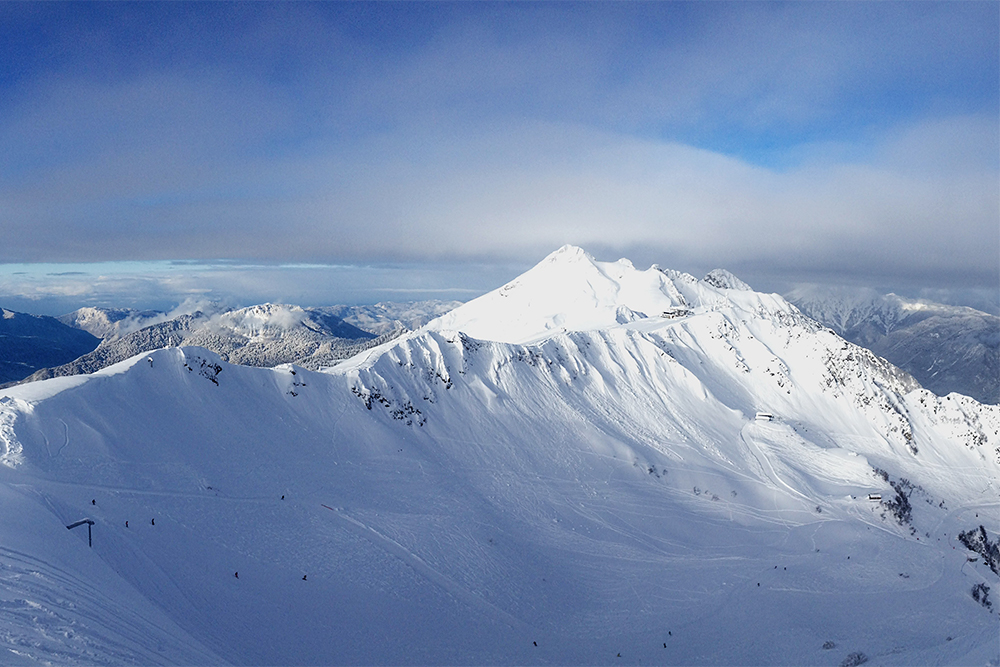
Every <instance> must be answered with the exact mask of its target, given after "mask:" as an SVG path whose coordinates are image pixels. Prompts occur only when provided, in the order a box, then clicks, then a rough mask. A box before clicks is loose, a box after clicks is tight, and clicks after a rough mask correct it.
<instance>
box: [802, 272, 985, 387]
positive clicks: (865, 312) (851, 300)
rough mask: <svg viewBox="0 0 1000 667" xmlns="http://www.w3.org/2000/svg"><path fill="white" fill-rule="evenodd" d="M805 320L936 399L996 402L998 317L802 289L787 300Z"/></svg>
mask: <svg viewBox="0 0 1000 667" xmlns="http://www.w3.org/2000/svg"><path fill="white" fill-rule="evenodd" d="M786 298H787V299H788V300H789V301H790V302H791V303H793V304H794V305H795V306H797V307H798V308H799V310H801V311H802V312H803V313H804V314H806V315H808V316H809V317H811V318H813V319H814V320H816V321H818V322H820V323H821V324H823V325H825V326H828V327H830V328H831V329H833V330H834V331H836V332H837V333H838V334H839V335H841V336H843V337H844V338H846V339H847V340H849V341H851V342H852V343H856V344H858V345H862V346H864V347H867V348H868V349H869V350H871V351H872V352H874V353H875V354H877V355H879V356H881V357H884V358H885V359H887V360H888V361H891V362H892V363H893V364H895V365H896V366H899V367H900V368H902V369H904V370H906V371H907V372H908V373H910V374H911V375H913V377H915V378H916V379H917V380H918V381H919V382H920V384H921V385H923V387H924V388H926V389H929V390H930V391H933V392H934V393H935V394H937V395H938V396H944V395H947V394H949V393H951V392H958V393H960V394H964V395H966V396H971V397H972V398H975V399H976V400H977V401H980V402H982V403H990V404H997V403H1000V317H997V316H996V315H990V314H989V313H984V312H981V311H978V310H975V309H973V308H965V307H962V306H948V305H944V304H940V303H934V302H931V301H925V300H917V299H907V298H904V297H900V296H897V295H895V294H886V295H882V294H878V293H876V292H875V291H873V290H848V289H843V288H827V287H808V288H800V289H797V290H795V291H793V292H791V293H789V294H787V295H786Z"/></svg>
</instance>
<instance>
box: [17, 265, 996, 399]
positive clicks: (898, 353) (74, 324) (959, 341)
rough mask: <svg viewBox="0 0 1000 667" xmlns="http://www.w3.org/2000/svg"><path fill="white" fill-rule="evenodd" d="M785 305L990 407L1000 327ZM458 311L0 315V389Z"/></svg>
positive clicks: (336, 348) (841, 303) (829, 295)
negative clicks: (140, 361)
mask: <svg viewBox="0 0 1000 667" xmlns="http://www.w3.org/2000/svg"><path fill="white" fill-rule="evenodd" d="M705 281H706V282H707V283H709V284H711V285H713V286H716V287H723V288H734V289H749V286H747V285H746V284H745V283H743V282H742V281H740V280H739V279H738V278H736V277H735V276H733V275H732V274H731V273H729V272H727V271H723V270H716V271H713V272H712V273H710V274H709V275H708V276H706V277H705ZM785 296H786V298H787V299H788V301H789V302H790V303H792V304H793V305H795V306H796V307H798V308H799V309H800V310H801V311H802V312H803V313H804V314H805V315H807V316H809V317H811V318H813V319H814V320H816V321H818V322H819V323H821V324H823V325H824V326H827V327H829V328H831V329H833V330H834V331H835V332H837V334H839V335H841V336H843V337H844V338H846V339H847V340H849V341H851V342H852V343H855V344H858V345H861V346H863V347H866V348H868V349H869V350H871V351H873V352H875V353H876V354H878V355H879V356H881V357H883V358H885V359H887V360H888V361H890V362H892V363H893V364H895V365H896V366H898V367H899V368H902V369H903V370H905V371H907V372H908V373H909V374H911V375H912V376H913V377H914V378H916V379H917V381H919V382H920V384H921V385H922V386H923V387H925V388H926V389H929V390H930V391H932V392H934V393H935V394H937V395H939V396H945V395H947V394H949V393H951V392H957V393H960V394H964V395H966V396H971V397H972V398H975V399H976V400H977V401H980V402H983V403H989V404H998V403H1000V317H997V316H995V315H991V314H989V313H984V312H981V311H978V310H975V309H972V308H966V307H961V306H950V305H944V304H940V303H934V302H930V301H926V300H915V299H906V298H904V297H900V296H897V295H895V294H888V295H882V294H878V293H876V292H875V291H874V290H848V289H844V288H826V287H815V286H813V287H808V288H799V289H797V290H795V291H793V292H791V293H789V294H787V295H785ZM460 305H461V302H459V301H418V302H407V303H391V302H386V303H378V304H375V305H364V306H346V305H341V306H327V307H320V308H301V307H299V306H290V305H274V304H263V305H259V306H252V307H250V308H241V309H225V308H221V307H216V308H207V309H205V310H201V311H197V312H193V313H182V314H173V313H164V312H161V311H154V310H144V311H138V310H132V309H127V308H90V307H88V308H81V309H79V310H76V311H74V312H72V313H69V314H67V315H63V316H61V317H59V318H51V317H39V316H34V315H25V314H22V313H12V312H11V311H7V310H5V311H3V312H4V313H5V315H4V319H2V320H0V342H2V346H0V386H3V385H6V384H11V383H14V382H18V381H24V380H31V381H33V380H40V379H45V378H49V377H57V376H61V375H75V374H79V373H91V372H94V371H96V370H98V369H100V368H104V367H106V366H108V365H110V364H113V363H116V362H118V361H122V360H124V359H127V358H129V357H130V356H132V355H134V354H138V353H140V352H148V351H150V350H155V349H158V348H161V347H167V346H176V345H198V346H201V347H205V348H207V349H210V350H212V351H213V352H216V353H217V354H219V355H220V356H221V357H222V358H223V359H224V360H227V361H229V362H231V363H236V364H243V365H250V366H275V365H277V364H281V363H295V364H298V365H300V366H303V367H305V368H311V369H315V368H320V367H322V366H325V365H331V364H333V363H335V362H337V361H339V360H341V359H344V358H346V357H348V356H350V355H352V354H354V353H356V352H358V351H361V350H364V349H366V348H367V347H370V346H371V345H375V344H377V343H376V342H372V341H373V340H374V339H375V338H378V337H385V336H388V337H389V338H392V337H393V336H395V335H397V332H399V331H404V330H415V329H418V328H420V327H421V326H423V325H424V324H426V323H427V322H429V321H430V320H431V319H433V318H435V317H438V316H440V315H443V314H445V313H447V312H449V311H451V310H453V309H454V308H456V307H458V306H460ZM81 330H82V331H81ZM85 332H86V333H88V334H92V335H86V334H85ZM95 337H96V338H95ZM99 339H103V340H99ZM98 343H100V345H98Z"/></svg>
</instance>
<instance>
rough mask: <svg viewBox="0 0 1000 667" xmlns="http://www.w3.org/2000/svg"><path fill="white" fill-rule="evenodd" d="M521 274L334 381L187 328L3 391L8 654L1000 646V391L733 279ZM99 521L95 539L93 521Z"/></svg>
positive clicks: (934, 658)
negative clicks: (948, 379) (937, 383)
mask: <svg viewBox="0 0 1000 667" xmlns="http://www.w3.org/2000/svg"><path fill="white" fill-rule="evenodd" d="M511 285H512V286H511ZM511 285H508V286H505V287H503V288H501V289H500V290H497V291H495V292H493V293H491V294H488V295H485V296H484V297H481V298H480V299H478V300H475V301H472V302H470V303H468V304H465V305H464V306H461V307H459V308H458V309H456V310H455V311H453V312H451V313H449V314H448V315H445V316H444V317H442V318H439V319H438V320H435V321H434V322H432V323H430V324H429V325H428V326H427V327H425V328H424V329H422V330H419V331H416V332H411V333H408V334H405V335H403V336H401V337H399V338H397V339H395V340H393V341H388V342H386V343H384V344H382V345H380V346H378V347H376V348H373V349H371V350H367V351H365V352H363V353H361V354H359V355H358V356H356V357H354V358H352V359H350V360H347V361H345V362H342V363H341V364H339V365H338V366H336V367H334V368H332V369H329V370H328V371H326V372H321V373H317V372H310V371H306V370H304V369H301V368H296V367H292V366H284V367H279V368H274V369H263V368H251V367H246V366H233V365H229V364H227V363H226V362H224V361H223V360H222V359H220V358H219V357H218V356H217V355H215V354H213V353H212V352H210V351H207V350H204V349H200V348H190V347H185V348H174V349H166V350H160V351H157V352H153V353H149V354H144V355H140V356H137V357H133V358H132V359H130V360H128V361H125V362H122V363H120V364H117V365H115V366H112V367H109V368H106V369H104V370H102V371H100V372H98V373H96V374H94V375H91V376H77V377H71V378H57V379H54V380H49V381H46V382H38V383H33V384H29V385H22V386H19V387H16V388H12V389H8V390H5V391H3V392H0V452H2V454H0V457H2V458H0V460H2V462H3V463H5V464H6V465H5V466H3V467H0V491H2V492H3V493H5V494H6V497H8V498H10V499H11V501H10V502H11V503H12V505H11V506H13V507H15V511H14V513H12V514H11V513H6V514H3V515H2V516H0V544H3V545H5V546H6V545H15V546H11V547H10V549H11V551H12V552H16V553H7V552H3V551H0V566H2V567H0V647H3V648H4V649H7V650H8V651H17V653H16V654H15V653H11V654H10V656H11V661H13V660H14V659H17V660H22V659H23V660H24V661H26V662H28V661H30V660H33V661H44V660H49V661H54V662H60V663H86V664H93V663H113V664H123V663H133V664H134V663H147V662H158V661H159V662H165V663H178V662H186V663H191V662H217V661H226V662H231V663H237V664H317V663H322V664H385V663H392V664H496V663H506V664H513V663H517V664H543V663H557V664H580V663H587V664H625V663H627V664H639V663H645V664H649V663H657V664H816V665H821V664H831V665H836V664H846V663H850V662H851V661H854V663H853V664H859V663H858V662H857V661H859V660H860V657H859V656H860V655H861V654H864V656H866V657H867V659H869V660H870V661H871V662H872V663H878V664H985V663H988V662H989V661H995V660H998V659H1000V654H998V648H997V644H996V636H997V634H996V632H997V622H996V619H997V616H996V614H995V613H994V611H995V610H994V611H991V610H989V609H987V608H986V607H985V606H984V605H982V604H981V603H980V602H977V601H976V600H975V599H974V598H973V596H972V591H973V589H974V587H977V586H979V585H981V584H982V585H983V586H989V587H991V590H992V591H993V593H992V595H993V596H994V597H995V595H996V574H995V571H994V570H991V569H990V567H989V566H988V564H986V563H985V562H984V560H985V559H984V558H982V557H980V558H978V560H977V561H975V562H970V561H968V560H967V558H968V557H969V556H971V555H972V553H971V552H970V551H969V550H968V549H967V548H966V546H965V545H964V544H963V542H962V541H960V540H959V539H958V535H959V533H961V532H962V531H968V530H971V529H973V528H977V529H978V526H979V525H980V524H983V525H984V526H985V530H986V535H987V540H988V541H990V544H992V543H993V542H994V541H996V539H997V537H996V533H997V527H998V526H997V521H996V519H995V517H996V512H997V509H998V508H1000V501H998V494H997V488H996V482H997V478H998V475H1000V458H998V457H1000V410H998V408H996V407H993V406H983V405H980V404H978V403H976V402H975V401H973V400H971V399H968V398H966V397H962V396H958V395H953V396H949V397H944V398H940V397H937V396H935V395H933V394H932V393H930V392H928V391H925V390H923V389H920V388H919V387H917V386H916V385H915V383H914V382H913V380H912V378H910V377H909V376H907V375H906V374H905V373H902V372H901V371H899V370H898V369H896V368H895V367H893V366H891V365H890V364H888V363H886V362H884V361H883V360H881V359H879V358H877V357H875V356H874V355H872V354H871V353H870V352H868V351H866V350H864V349H862V348H859V347H857V346H855V345H853V344H850V343H848V342H846V341H844V340H843V339H841V338H839V337H838V336H836V335H835V334H834V333H833V332H831V331H830V330H828V329H824V328H822V327H821V326H819V325H817V324H816V323H815V322H814V321H813V320H810V319H808V318H806V317H804V316H802V315H801V314H799V313H798V311H797V310H796V309H795V308H794V307H792V306H790V305H789V304H787V303H786V302H785V301H784V300H783V299H781V297H778V296H775V295H763V294H757V293H754V292H752V291H750V290H748V289H746V288H745V286H744V285H742V284H741V283H739V282H738V281H737V279H735V278H734V277H732V276H730V275H728V274H725V273H724V272H713V273H712V274H710V276H707V277H706V279H705V280H697V279H695V278H693V277H691V276H688V275H685V274H681V273H676V272H664V271H660V270H658V269H655V268H654V269H651V270H648V271H638V270H636V269H634V268H632V267H630V266H629V265H628V264H627V263H625V262H617V263H603V262H597V261H595V260H594V259H593V258H591V257H590V256H588V255H586V254H585V253H583V252H582V251H579V250H578V249H575V248H564V249H562V250H561V251H559V252H557V253H555V254H554V255H552V256H550V257H549V258H547V259H546V260H545V261H544V262H543V263H542V264H540V265H539V266H538V267H536V268H535V269H532V271H529V272H528V273H526V274H525V275H524V276H522V277H521V278H519V279H518V280H516V281H514V282H513V283H511ZM758 412H766V413H768V414H770V415H772V416H773V418H769V417H767V416H761V417H758V416H757V413H758ZM868 494H881V496H882V499H881V501H878V500H876V501H871V500H868ZM92 501H93V502H92ZM5 506H6V505H5ZM85 516H86V517H89V518H91V519H92V520H94V521H95V525H94V526H93V531H94V546H93V548H92V549H91V548H88V547H87V546H86V544H87V543H86V535H85V534H83V533H82V532H81V531H82V529H83V528H82V527H81V528H76V529H74V530H72V531H66V530H65V528H64V527H63V526H65V525H68V524H70V523H71V522H73V521H77V520H79V519H81V518H84V517H85ZM126 521H128V522H129V523H128V526H127V527H126V523H125V522H126ZM984 551H986V552H987V553H989V551H988V550H985V549H984ZM18 559H21V560H18ZM25 563H27V564H25ZM994 567H995V566H994ZM32 572H35V573H39V575H40V576H39V575H35V574H31V573H32ZM237 573H238V575H239V576H238V577H237V576H236V574H237ZM32 577H36V578H37V580H36V579H33V578H32ZM67 580H68V581H73V582H81V581H84V580H86V581H88V582H91V583H90V585H91V586H92V588H93V589H94V590H100V591H102V592H104V593H103V594H104V595H105V596H107V598H109V599H112V600H114V601H115V604H116V606H114V607H113V606H111V605H110V604H101V605H96V606H95V605H93V604H90V605H89V606H88V604H87V603H86V601H87V600H88V599H89V596H90V590H89V589H86V588H84V587H82V586H77V587H75V588H73V587H71V588H69V589H68V592H67V591H66V590H64V589H63V588H62V587H61V586H60V585H59V582H60V581H67ZM29 583H30V584H32V586H31V588H30V589H26V586H27V585H28V584H29ZM975 590H976V591H979V597H980V600H981V599H982V591H983V589H982V588H975ZM107 591H111V592H110V593H109V592H107ZM39 607H40V608H44V609H47V610H60V609H71V610H74V611H73V614H72V615H70V614H63V615H62V616H60V615H59V614H57V613H56V611H52V613H51V614H50V615H38V614H33V612H32V610H33V609H36V608H39ZM159 618H165V619H168V621H169V622H162V623H161V622H159V621H158V620H157V619H159ZM121 619H125V621H122V620H121ZM133 619H134V622H133ZM126 621H127V622H126ZM66 628H71V629H72V630H71V632H69V633H68V634H67V632H66V630H65V629H66ZM136 628H137V629H138V631H134V629H136ZM136 637H139V638H140V639H136ZM158 646H159V647H162V648H161V649H160V650H159V652H157V651H158V649H157V648H155V647H158ZM185 651H186V652H185ZM150 656H153V657H152V658H151V657H150Z"/></svg>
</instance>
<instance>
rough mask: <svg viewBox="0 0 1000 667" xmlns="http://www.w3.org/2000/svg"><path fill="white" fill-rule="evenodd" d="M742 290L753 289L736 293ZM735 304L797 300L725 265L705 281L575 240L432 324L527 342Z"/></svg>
mask: <svg viewBox="0 0 1000 667" xmlns="http://www.w3.org/2000/svg"><path fill="white" fill-rule="evenodd" d="M735 291H743V292H745V293H746V294H745V295H736V294H733V292H735ZM775 300H776V301H775ZM772 302H773V303H772ZM734 306H735V307H740V308H749V309H752V310H758V309H760V308H761V307H763V308H765V309H778V310H783V311H784V310H788V308H789V307H788V305H787V304H786V303H785V302H784V301H783V300H781V299H780V297H771V296H767V295H760V294H756V293H754V292H753V291H752V290H751V289H750V287H749V286H748V285H747V284H746V283H744V282H743V281H741V280H740V279H739V278H737V277H736V276H734V275H733V274H731V273H729V272H728V271H725V270H722V269H717V270H715V271H713V272H712V273H710V274H709V275H708V276H707V277H706V279H705V280H701V281H700V280H698V279H696V278H694V277H693V276H691V275H689V274H687V273H681V272H679V271H671V270H667V269H661V268H660V267H658V266H657V265H655V264H654V265H653V266H651V267H650V268H648V269H645V270H641V269H637V268H635V266H634V265H633V264H632V262H630V261H629V260H627V259H620V260H618V261H616V262H601V261H598V260H596V259H595V258H594V257H593V256H592V255H590V254H588V253H587V252H585V251H584V250H583V249H581V248H578V247H576V246H568V245H567V246H563V247H562V248H560V249H559V250H557V251H555V252H554V253H552V254H550V255H549V256H548V257H546V258H545V259H543V260H542V261H541V262H539V263H538V264H537V265H536V266H535V267H533V268H532V269H530V270H528V271H527V272H526V273H524V274H522V275H521V276H519V277H518V278H516V279H514V280H512V281H511V282H509V283H507V284H506V285H504V286H503V287H501V288H499V289H497V290H494V291H493V292H490V293H489V294H485V295H483V296H482V297H480V298H478V299H475V300H473V301H470V302H469V303H466V304H465V305H463V306H459V307H458V308H456V309H455V310H453V311H451V312H450V313H447V314H446V315H444V316H442V317H440V318H438V319H437V320H434V321H433V322H431V323H430V324H428V327H430V328H431V329H433V330H436V331H444V330H449V331H462V332H464V333H466V334H468V335H470V336H473V337H474V338H480V339H484V340H494V341H501V342H509V343H527V342H532V341H537V340H540V339H542V338H545V337H547V336H549V335H551V334H552V333H553V332H559V331H591V330H596V329H607V328H612V327H615V326H628V325H630V324H632V323H635V322H636V321H638V320H644V319H650V318H657V319H670V320H673V319H676V318H678V317H683V316H687V315H690V314H693V313H695V312H700V311H706V310H717V309H719V308H726V307H734Z"/></svg>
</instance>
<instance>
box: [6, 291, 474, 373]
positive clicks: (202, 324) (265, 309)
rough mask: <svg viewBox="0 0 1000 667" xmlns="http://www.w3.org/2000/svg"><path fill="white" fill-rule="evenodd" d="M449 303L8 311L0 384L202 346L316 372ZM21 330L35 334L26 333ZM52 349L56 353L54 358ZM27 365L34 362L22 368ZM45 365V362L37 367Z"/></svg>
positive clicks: (251, 361) (236, 358)
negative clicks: (69, 347)
mask: <svg viewBox="0 0 1000 667" xmlns="http://www.w3.org/2000/svg"><path fill="white" fill-rule="evenodd" d="M456 305H458V302H443V301H425V302H412V303H379V304H376V305H374V306H331V307H325V308H301V307H299V306H290V305H278V304H262V305H258V306H251V307H249V308H239V309H223V308H219V309H217V310H214V311H213V310H207V311H196V312H193V313H183V314H179V315H175V316H172V315H171V314H168V313H163V312H160V311H152V310H146V311H136V310H131V309H126V308H91V307H87V308H81V309H79V310H76V311H74V312H72V313H69V314H68V315H63V316H62V317H60V318H58V319H56V318H51V317H48V318H38V317H35V316H31V315H21V314H17V313H11V315H10V317H9V318H8V319H7V320H4V322H7V321H11V322H13V321H17V322H19V323H20V328H19V329H18V330H19V331H21V332H22V334H21V337H20V338H19V341H20V346H19V347H15V346H13V345H11V346H7V347H6V348H5V350H9V353H8V352H4V355H5V358H6V359H8V361H7V365H8V366H9V367H10V368H11V371H10V372H9V373H8V374H7V376H6V377H5V379H4V380H3V382H0V385H9V384H14V383H16V382H18V381H29V382H32V381H37V380H45V379H48V378H51V377H61V376H66V375H79V374H81V373H93V372H94V371H97V370H100V369H101V368H105V367H107V366H110V365H111V364H115V363H118V362H119V361H123V360H125V359H128V358H129V357H132V356H134V355H136V354H140V353H142V352H149V351H152V350H157V349H160V348H163V347H176V346H178V345H197V346H199V347H204V348H206V349H209V350H212V351H213V352H215V353H216V354H218V355H219V356H220V357H221V358H222V359H224V360H226V361H228V362H230V363H234V364H241V365H245V366H265V367H270V366H277V365H279V364H284V363H294V364H297V365H299V366H302V367H304V368H309V369H317V368H320V367H322V366H329V365H332V364H333V363H335V362H337V361H339V360H341V359H345V358H347V357H349V356H351V355H353V354H356V353H357V352H359V351H362V350H364V349H367V348H368V347H371V346H373V345H377V344H379V343H380V342H382V341H384V340H389V339H391V338H393V337H395V336H396V335H398V334H399V333H400V332H402V331H406V330H409V329H413V328H418V327H419V326H421V325H423V324H424V323H425V322H427V321H428V320H430V319H432V318H433V317H435V316H437V315H440V314H441V313H444V312H447V311H448V310H450V309H451V308H453V307H455V306H456ZM4 312H6V313H10V311H4ZM32 318H33V319H32ZM354 323H356V324H354ZM9 328H11V329H12V330H13V327H9ZM81 329H82V331H81ZM0 331H2V329H0ZM28 331H34V332H35V333H34V334H32V335H28V333H27V332H28ZM56 332H58V333H59V334H60V335H62V336H64V337H68V338H69V339H74V338H79V339H83V340H85V341H87V342H88V345H86V346H84V347H82V348H79V347H78V348H77V349H76V350H75V354H73V353H72V352H71V351H63V350H64V348H65V347H66V346H65V345H61V346H60V345H56V344H55V343H54V342H53V341H55V340H56V338H55V336H56ZM95 336H96V338H95ZM99 339H103V340H99ZM98 343H99V344H98ZM36 348H37V350H36ZM57 351H62V354H61V355H56V354H55V352H57ZM43 352H45V353H46V354H43ZM30 360H34V363H28V362H29V361H30ZM45 360H50V363H47V364H46V363H40V362H41V361H45ZM52 362H55V363H52Z"/></svg>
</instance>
